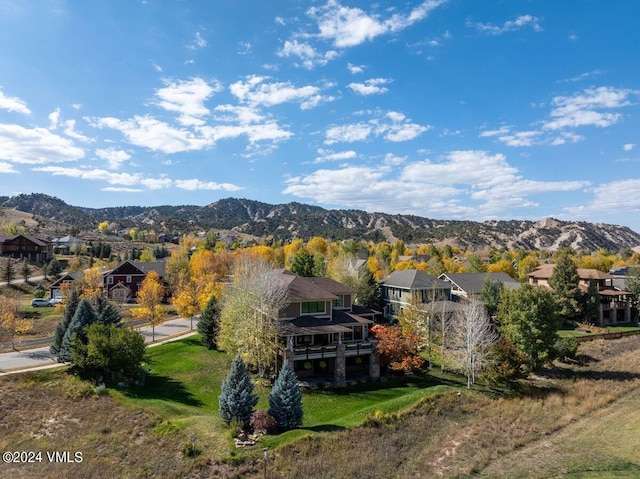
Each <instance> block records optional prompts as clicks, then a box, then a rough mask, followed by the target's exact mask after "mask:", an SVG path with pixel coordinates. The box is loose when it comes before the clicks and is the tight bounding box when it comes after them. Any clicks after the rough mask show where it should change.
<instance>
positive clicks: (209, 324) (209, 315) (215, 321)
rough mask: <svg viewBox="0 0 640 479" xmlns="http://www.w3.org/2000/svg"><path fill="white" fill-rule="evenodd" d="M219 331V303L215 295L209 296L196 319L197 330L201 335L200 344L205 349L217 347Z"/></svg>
mask: <svg viewBox="0 0 640 479" xmlns="http://www.w3.org/2000/svg"><path fill="white" fill-rule="evenodd" d="M219 331H220V305H219V304H218V300H217V299H216V297H215V296H211V299H210V300H209V302H208V303H207V306H206V307H205V308H204V311H203V312H202V314H201V315H200V320H199V321H198V332H199V333H200V336H201V337H202V345H203V346H204V347H205V348H207V349H218V332H219Z"/></svg>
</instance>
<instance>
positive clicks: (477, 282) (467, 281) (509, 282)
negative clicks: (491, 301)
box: [440, 272, 520, 295]
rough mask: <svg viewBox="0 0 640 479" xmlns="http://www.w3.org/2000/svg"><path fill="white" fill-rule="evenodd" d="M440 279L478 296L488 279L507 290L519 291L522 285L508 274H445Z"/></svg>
mask: <svg viewBox="0 0 640 479" xmlns="http://www.w3.org/2000/svg"><path fill="white" fill-rule="evenodd" d="M440 279H444V280H447V279H448V280H449V281H450V282H451V283H453V284H454V285H455V286H457V287H458V288H459V289H461V290H462V291H464V292H465V293H467V294H469V295H473V294H478V293H480V292H481V291H482V288H484V283H485V281H486V280H487V279H489V280H491V281H498V282H500V283H502V284H503V285H504V286H505V287H506V288H507V289H518V288H519V287H520V283H519V282H518V281H516V280H515V279H513V278H512V277H511V276H509V275H508V274H507V273H502V272H500V273H443V274H441V275H440Z"/></svg>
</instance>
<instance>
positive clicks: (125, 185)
mask: <svg viewBox="0 0 640 479" xmlns="http://www.w3.org/2000/svg"><path fill="white" fill-rule="evenodd" d="M33 170H34V171H41V172H43V173H50V174H52V175H53V176H67V177H71V178H76V179H81V180H91V181H104V182H106V183H108V184H110V185H115V186H108V187H104V188H102V191H124V192H132V193H137V192H141V191H144V189H147V190H162V189H167V188H171V187H176V188H180V189H183V190H189V191H196V190H225V191H238V190H241V189H242V187H240V186H237V185H234V184H231V183H216V182H213V181H201V180H197V179H192V180H172V179H171V178H169V177H167V176H166V175H161V176H159V177H156V178H150V177H147V176H144V175H143V174H141V173H114V172H112V171H107V170H103V169H84V168H64V167H58V166H43V167H37V168H33ZM136 187H138V188H136ZM139 187H144V189H142V188H139Z"/></svg>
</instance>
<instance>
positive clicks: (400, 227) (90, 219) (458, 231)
mask: <svg viewBox="0 0 640 479" xmlns="http://www.w3.org/2000/svg"><path fill="white" fill-rule="evenodd" d="M0 206H2V207H4V208H11V209H15V210H18V211H23V212H26V213H32V214H34V215H36V218H37V219H41V220H51V221H55V222H56V223H64V224H66V225H69V227H74V228H76V229H79V230H94V231H95V229H96V228H97V226H98V224H99V223H100V222H102V221H108V222H110V223H115V224H117V225H118V226H119V227H120V228H132V227H137V228H144V229H155V230H156V232H158V233H161V232H177V233H179V234H182V233H188V232H192V231H199V230H227V231H230V232H236V233H242V234H247V235H252V236H256V237H260V238H273V239H276V240H289V239H292V238H297V237H299V238H303V239H308V238H310V237H312V236H323V237H326V238H329V239H332V240H346V239H355V240H359V239H365V240H373V241H384V240H387V241H395V240H396V239H400V240H403V241H404V242H405V243H407V244H410V243H440V244H441V243H448V244H451V245H457V246H460V247H462V248H467V249H471V250H480V249H484V248H507V249H515V248H523V249H549V250H556V249H558V248H564V247H572V248H575V249H588V250H595V249H599V248H606V249H609V250H615V251H617V250H620V249H623V248H633V247H637V246H640V234H638V233H636V232H634V231H632V230H631V229H630V228H628V227H625V226H616V225H608V224H600V223H598V224H594V223H587V222H579V221H560V220H557V219H553V218H544V219H542V220H540V221H537V222H533V221H519V220H510V221H485V222H476V221H458V220H432V219H428V218H423V217H420V216H414V215H392V214H386V213H368V212H366V211H361V210H327V209H324V208H321V207H319V206H312V205H307V204H303V203H296V202H293V203H287V204H280V205H271V204H267V203H261V202H259V201H253V200H247V199H235V198H226V199H222V200H219V201H216V202H214V203H211V204H208V205H206V206H193V205H183V206H153V207H151V206H150V207H142V206H119V207H110V208H84V207H78V206H71V205H68V204H67V203H65V202H64V201H63V200H61V199H59V198H55V197H52V196H48V195H44V194H39V193H35V194H29V195H26V194H22V195H18V196H14V197H6V196H4V197H0ZM39 223H42V221H39Z"/></svg>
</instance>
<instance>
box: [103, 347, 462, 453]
mask: <svg viewBox="0 0 640 479" xmlns="http://www.w3.org/2000/svg"><path fill="white" fill-rule="evenodd" d="M147 354H148V358H149V361H148V367H149V368H150V370H151V372H150V375H149V377H148V378H147V381H146V384H145V385H144V386H142V387H138V388H132V389H129V390H126V391H114V393H113V395H114V396H115V397H116V398H119V399H120V400H122V401H124V402H125V403H126V404H129V405H130V406H132V407H141V408H144V409H146V410H150V411H152V412H154V413H156V414H157V415H158V416H159V417H160V418H162V419H163V421H162V422H161V423H159V424H158V425H157V428H158V431H159V432H163V431H165V430H174V429H178V430H183V431H185V432H193V433H195V434H196V435H197V436H198V438H199V440H200V441H202V442H203V443H204V445H205V447H208V448H211V449H212V450H214V451H216V452H217V453H218V454H219V455H221V456H224V455H226V454H229V452H230V450H231V444H232V441H231V438H230V436H229V434H228V427H227V426H226V425H225V424H224V422H223V421H222V420H221V419H220V417H219V415H218V395H219V394H220V385H221V383H222V380H223V379H224V377H225V376H226V375H227V374H228V372H229V369H230V365H231V361H232V359H233V358H232V357H230V356H229V355H227V354H225V353H220V352H217V351H207V350H206V349H204V348H203V347H202V346H201V345H200V337H199V336H192V337H190V338H186V339H183V340H180V341H175V342H172V343H168V344H165V345H162V346H158V347H154V348H151V349H149V350H148V352H147ZM447 387H450V386H443V385H439V384H438V382H437V381H436V380H435V379H434V378H433V377H430V376H424V377H421V376H416V377H394V378H390V379H389V380H388V381H384V382H382V381H378V382H371V383H366V384H359V385H357V386H352V387H349V388H338V389H320V390H315V391H310V392H305V393H304V395H303V407H304V413H305V416H304V423H303V427H302V428H301V429H298V430H294V431H289V432H286V433H283V434H279V435H275V436H266V437H264V438H262V439H261V444H262V445H263V446H268V447H275V446H278V445H281V444H283V443H287V442H290V441H292V440H295V439H297V438H299V437H302V436H304V435H307V434H317V433H321V432H324V431H333V430H338V429H342V428H347V427H352V426H355V425H358V424H360V423H362V421H363V420H364V418H365V415H366V414H367V413H369V412H373V411H375V410H377V409H380V410H382V411H383V412H397V411H400V410H402V409H403V408H406V407H409V406H411V405H412V404H414V403H415V402H417V401H418V400H419V399H421V398H424V397H426V396H429V395H433V394H435V393H437V392H439V391H442V390H443V389H445V388H447ZM256 392H257V393H258V395H259V396H260V402H259V403H258V408H260V409H267V408H268V395H269V388H268V387H257V388H256ZM234 454H235V453H232V455H234Z"/></svg>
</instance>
